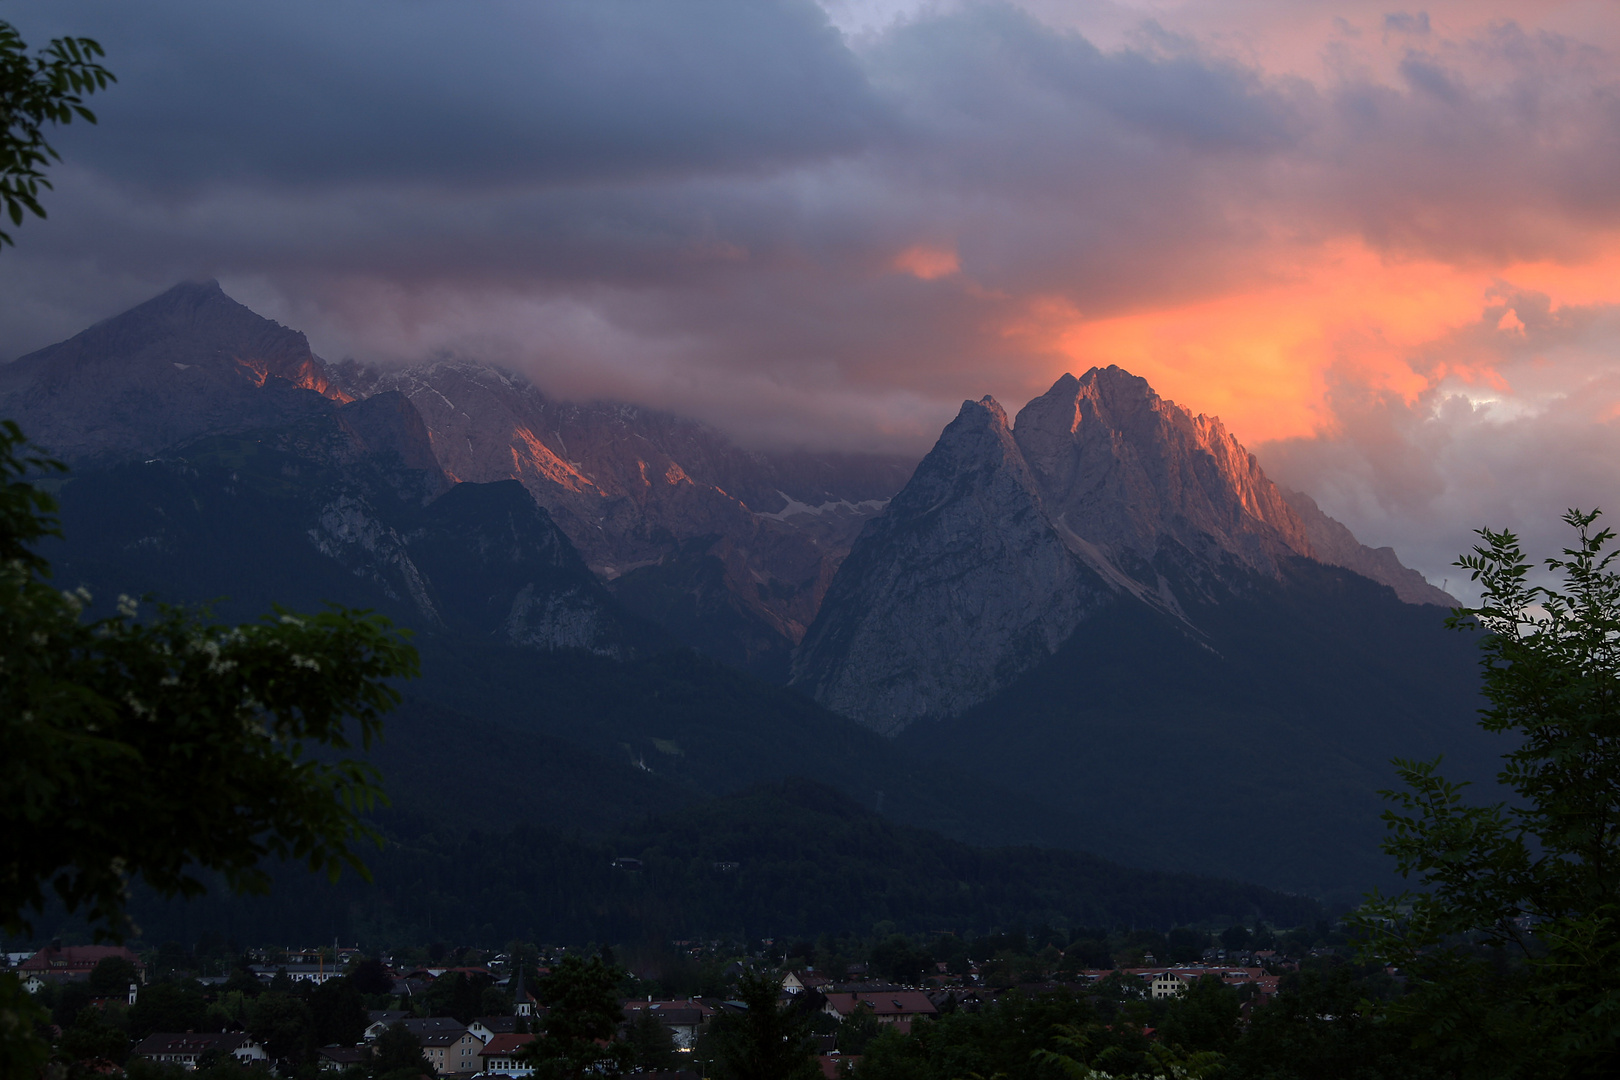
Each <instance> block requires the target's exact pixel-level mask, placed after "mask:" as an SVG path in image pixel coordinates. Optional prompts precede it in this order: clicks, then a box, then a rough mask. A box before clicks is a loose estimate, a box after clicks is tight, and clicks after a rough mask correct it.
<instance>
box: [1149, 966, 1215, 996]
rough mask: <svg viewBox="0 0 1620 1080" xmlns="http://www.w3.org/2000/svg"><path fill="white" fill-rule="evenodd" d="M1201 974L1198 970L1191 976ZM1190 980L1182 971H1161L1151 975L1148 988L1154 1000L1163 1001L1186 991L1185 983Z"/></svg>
mask: <svg viewBox="0 0 1620 1080" xmlns="http://www.w3.org/2000/svg"><path fill="white" fill-rule="evenodd" d="M1201 974H1203V973H1202V972H1198V973H1195V974H1193V976H1192V977H1193V978H1194V979H1196V978H1197V977H1198V975H1201ZM1191 981H1192V980H1191V979H1188V978H1186V977H1185V975H1184V974H1183V973H1182V972H1179V971H1161V972H1159V973H1158V974H1156V975H1154V976H1153V982H1152V983H1151V984H1149V988H1148V990H1149V994H1150V996H1151V997H1152V998H1153V1000H1154V1001H1163V1000H1164V999H1165V998H1174V997H1180V996H1181V995H1182V994H1185V993H1186V992H1187V985H1188V983H1190V982H1191Z"/></svg>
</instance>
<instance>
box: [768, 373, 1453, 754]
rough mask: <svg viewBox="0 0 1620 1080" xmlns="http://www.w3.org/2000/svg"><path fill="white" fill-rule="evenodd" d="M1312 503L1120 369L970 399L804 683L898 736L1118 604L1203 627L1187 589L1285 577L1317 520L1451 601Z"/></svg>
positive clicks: (1345, 547)
mask: <svg viewBox="0 0 1620 1080" xmlns="http://www.w3.org/2000/svg"><path fill="white" fill-rule="evenodd" d="M1310 509H1311V510H1312V511H1313V513H1312V515H1311V517H1310V522H1311V524H1310V525H1309V526H1307V524H1306V521H1305V520H1304V519H1302V517H1301V515H1300V514H1298V513H1297V512H1296V511H1295V510H1294V509H1293V507H1292V506H1291V505H1290V503H1289V501H1288V500H1287V499H1286V498H1285V497H1284V495H1283V493H1282V492H1281V491H1280V490H1279V489H1278V488H1277V487H1276V485H1274V484H1273V483H1272V482H1271V481H1270V480H1269V479H1267V477H1266V475H1265V473H1264V471H1263V470H1262V469H1261V468H1260V465H1259V463H1258V462H1257V461H1256V460H1255V458H1254V455H1252V454H1250V453H1249V452H1248V451H1246V450H1245V449H1244V448H1243V447H1242V446H1241V445H1239V443H1238V442H1237V440H1236V439H1234V438H1233V437H1232V436H1231V435H1230V434H1229V433H1227V431H1226V430H1225V428H1224V427H1222V425H1221V423H1220V421H1219V420H1216V419H1213V418H1210V417H1205V416H1196V417H1195V416H1193V415H1192V414H1191V413H1189V412H1188V411H1187V410H1186V409H1183V408H1181V407H1180V406H1178V405H1175V404H1174V403H1172V402H1167V401H1165V400H1164V399H1162V398H1160V397H1159V396H1158V395H1157V394H1155V393H1154V392H1153V390H1152V388H1151V387H1149V386H1148V384H1147V381H1146V380H1145V379H1141V378H1138V377H1136V376H1133V375H1130V374H1129V373H1127V372H1125V371H1122V370H1121V369H1119V368H1117V367H1109V368H1103V369H1099V368H1093V369H1092V370H1090V371H1088V372H1087V373H1086V374H1085V376H1084V377H1083V378H1080V379H1076V378H1075V377H1074V376H1072V375H1064V376H1063V377H1062V378H1061V379H1059V380H1058V381H1057V382H1056V383H1055V384H1054V385H1053V386H1052V388H1051V389H1050V390H1049V391H1047V392H1046V393H1045V394H1043V395H1041V396H1040V397H1038V398H1036V399H1034V400H1033V401H1031V402H1030V403H1029V404H1028V405H1026V406H1025V407H1024V408H1023V409H1022V410H1021V411H1020V412H1019V414H1018V418H1017V420H1016V422H1015V423H1013V424H1009V423H1008V421H1007V415H1006V413H1005V411H1004V410H1003V409H1002V408H1001V406H1000V405H999V404H997V403H996V402H995V401H994V400H993V399H991V398H988V397H986V398H984V399H983V400H981V401H977V402H972V401H970V402H964V403H963V405H962V409H961V412H960V413H959V414H958V415H957V418H956V419H955V420H954V421H952V422H951V424H950V425H949V426H948V427H946V429H945V431H944V432H943V433H942V434H941V436H940V439H939V441H938V443H936V444H935V446H934V449H933V450H932V451H931V452H930V453H929V454H928V456H927V457H926V458H924V459H923V462H922V464H920V465H919V466H918V467H917V470H916V472H915V473H914V474H913V476H912V479H911V481H910V482H909V483H908V484H907V485H906V487H905V488H904V489H903V490H902V491H901V492H900V494H899V495H897V496H895V498H894V499H893V500H891V502H890V503H889V505H888V507H887V509H886V510H885V512H884V513H883V514H882V515H881V516H880V517H879V518H877V519H876V520H875V521H873V522H872V524H871V525H869V526H868V527H867V529H866V530H865V531H864V532H863V533H862V535H861V537H860V538H859V540H858V541H857V543H856V544H855V546H854V548H853V550H852V551H851V553H850V555H849V556H848V558H847V559H846V560H845V562H844V564H843V566H842V568H841V569H840V571H839V574H838V576H837V577H836V578H835V579H834V580H833V583H832V584H831V585H830V586H829V589H828V592H827V596H826V599H825V602H824V603H823V605H822V608H821V610H820V612H819V614H818V616H817V619H816V621H815V623H814V624H813V626H812V627H811V629H810V630H809V632H808V633H807V634H806V636H805V638H804V641H803V643H802V644H801V646H800V648H799V650H798V653H797V654H796V657H795V660H794V667H793V675H792V683H793V685H795V686H798V687H800V688H802V689H803V690H805V691H806V692H807V693H809V694H811V695H812V696H813V697H815V698H816V699H817V700H818V701H821V702H823V703H825V704H827V705H828V706H830V707H832V708H835V709H837V710H839V711H840V712H843V713H845V714H846V715H849V716H853V717H855V718H856V719H859V720H861V721H862V722H864V723H866V724H868V725H869V726H871V727H873V728H874V729H876V730H878V731H882V732H884V733H887V734H893V733H895V732H898V731H900V730H901V729H903V728H904V727H905V726H906V725H907V724H910V723H912V722H915V721H917V720H920V719H923V718H927V717H934V718H939V717H944V716H951V715H955V714H959V713H961V712H962V711H963V710H965V709H967V708H969V707H971V706H973V705H976V704H978V703H979V702H982V701H984V700H986V699H988V698H989V697H990V696H991V695H993V694H994V693H996V692H997V691H999V690H1001V689H1004V688H1006V687H1008V686H1011V685H1012V684H1013V683H1014V682H1016V681H1017V679H1018V678H1019V677H1020V676H1022V675H1023V674H1024V673H1026V672H1028V671H1030V670H1031V669H1033V668H1034V667H1035V666H1037V665H1038V664H1040V663H1042V662H1044V661H1045V660H1046V659H1048V658H1049V657H1051V656H1052V655H1054V654H1055V653H1056V652H1057V650H1058V648H1059V647H1060V646H1061V645H1062V644H1063V642H1064V641H1065V640H1067V639H1068V638H1069V637H1070V635H1072V634H1073V633H1074V632H1075V630H1076V629H1077V628H1078V627H1079V626H1080V625H1081V623H1082V622H1084V621H1085V620H1086V619H1088V618H1090V617H1092V616H1093V615H1095V614H1096V613H1098V612H1100V611H1102V610H1104V609H1105V608H1108V607H1110V606H1111V602H1112V601H1114V600H1116V599H1120V598H1125V599H1127V600H1128V601H1131V602H1135V603H1139V604H1143V605H1146V606H1148V607H1150V608H1152V609H1154V610H1156V611H1160V612H1163V613H1165V614H1168V615H1170V616H1172V617H1173V618H1174V619H1175V620H1178V621H1179V622H1180V623H1181V624H1183V629H1184V632H1185V633H1187V634H1189V635H1190V636H1191V637H1192V639H1194V640H1198V639H1199V638H1200V637H1201V636H1202V635H1203V631H1202V630H1200V628H1199V627H1198V626H1197V625H1196V623H1195V622H1193V621H1192V620H1191V619H1189V618H1188V617H1187V615H1186V604H1187V603H1189V602H1191V601H1192V600H1194V599H1197V598H1210V597H1214V596H1217V595H1220V594H1222V593H1224V592H1226V591H1229V590H1231V589H1234V588H1235V589H1240V590H1241V589H1242V588H1245V587H1247V584H1246V583H1247V582H1248V581H1250V580H1251V579H1258V580H1269V581H1275V580H1278V579H1280V578H1281V577H1282V576H1284V574H1285V572H1286V569H1287V567H1289V566H1290V565H1291V564H1292V563H1293V562H1294V561H1296V560H1299V559H1315V557H1316V555H1317V552H1316V548H1315V547H1314V546H1313V543H1312V539H1311V535H1312V533H1313V532H1314V533H1315V534H1316V535H1319V536H1322V537H1324V538H1325V541H1326V542H1327V545H1328V546H1329V547H1330V549H1331V551H1332V552H1333V558H1331V559H1328V560H1324V561H1329V562H1332V563H1335V564H1337V565H1348V564H1349V563H1354V564H1355V565H1354V566H1353V567H1352V568H1353V569H1356V570H1357V571H1358V572H1367V571H1371V572H1375V573H1380V574H1383V575H1384V576H1385V577H1391V578H1393V580H1395V581H1396V582H1398V583H1399V584H1400V585H1401V587H1403V588H1404V589H1405V590H1406V592H1407V594H1408V595H1409V596H1413V597H1415V598H1417V599H1420V600H1423V601H1430V600H1431V598H1432V597H1434V596H1439V597H1444V596H1445V594H1443V593H1440V592H1439V590H1437V589H1433V588H1432V587H1428V590H1427V592H1425V591H1423V589H1422V588H1419V587H1418V585H1421V584H1426V583H1422V582H1421V577H1419V578H1418V582H1417V583H1413V582H1412V581H1411V580H1410V576H1411V575H1413V574H1414V573H1415V572H1414V571H1408V570H1406V569H1405V568H1404V567H1401V566H1400V564H1399V562H1398V561H1393V554H1392V553H1390V555H1389V556H1388V557H1387V558H1385V557H1383V556H1381V555H1380V553H1378V552H1373V551H1370V550H1369V549H1366V548H1364V547H1362V546H1361V545H1359V544H1357V543H1356V541H1355V539H1354V537H1352V536H1351V535H1350V533H1349V530H1347V529H1345V528H1344V527H1343V526H1342V525H1339V524H1338V523H1337V522H1335V521H1333V520H1332V519H1331V518H1328V517H1327V516H1326V515H1325V514H1322V513H1321V511H1320V510H1317V509H1316V507H1315V504H1314V503H1311V504H1310ZM1446 599H1447V600H1449V597H1447V598H1446Z"/></svg>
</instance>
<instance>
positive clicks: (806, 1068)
mask: <svg viewBox="0 0 1620 1080" xmlns="http://www.w3.org/2000/svg"><path fill="white" fill-rule="evenodd" d="M780 992H781V984H780V983H779V982H778V981H777V980H776V979H775V978H773V977H772V976H771V975H770V974H768V973H766V972H761V971H749V972H745V973H744V974H743V976H742V978H741V979H739V980H738V985H737V997H738V1000H740V1001H741V1002H742V1003H743V1004H744V1005H746V1006H747V1009H746V1011H744V1012H742V1013H740V1014H734V1015H724V1016H717V1017H715V1019H714V1020H713V1021H712V1024H713V1042H714V1054H715V1072H716V1075H718V1076H721V1077H723V1078H725V1080H812V1078H814V1077H816V1076H819V1075H820V1074H821V1069H820V1067H819V1066H818V1064H817V1062H816V1052H815V1043H814V1041H813V1040H812V1038H811V1035H810V1021H809V1017H808V1016H806V1015H804V1014H803V1013H802V1012H801V1011H800V1010H798V1009H796V1008H794V1006H793V1005H792V1004H789V1005H788V1006H787V1007H785V1008H783V1007H780V1006H778V1005H777V998H778V997H779V996H780Z"/></svg>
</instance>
